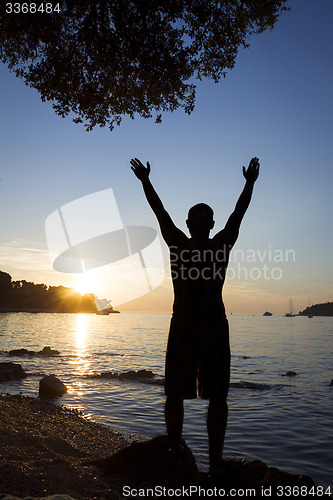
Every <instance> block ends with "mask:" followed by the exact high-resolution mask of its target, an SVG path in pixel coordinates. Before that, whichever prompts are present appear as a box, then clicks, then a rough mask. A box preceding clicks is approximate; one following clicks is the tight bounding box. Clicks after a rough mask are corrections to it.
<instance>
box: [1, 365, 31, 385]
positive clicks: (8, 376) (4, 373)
mask: <svg viewBox="0 0 333 500" xmlns="http://www.w3.org/2000/svg"><path fill="white" fill-rule="evenodd" d="M26 376H27V374H26V373H25V371H24V370H23V368H22V366H21V365H19V364H17V363H0V381H4V380H19V379H21V378H26Z"/></svg>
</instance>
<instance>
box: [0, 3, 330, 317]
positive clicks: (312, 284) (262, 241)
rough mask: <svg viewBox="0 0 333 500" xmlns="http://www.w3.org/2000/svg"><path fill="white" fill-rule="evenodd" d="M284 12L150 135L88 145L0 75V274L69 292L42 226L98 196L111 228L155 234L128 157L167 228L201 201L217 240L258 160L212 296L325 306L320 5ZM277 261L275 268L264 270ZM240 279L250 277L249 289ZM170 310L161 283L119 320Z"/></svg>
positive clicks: (325, 83) (283, 306) (145, 124)
mask: <svg viewBox="0 0 333 500" xmlns="http://www.w3.org/2000/svg"><path fill="white" fill-rule="evenodd" d="M289 5H290V7H291V9H292V10H291V11H290V12H285V13H284V14H283V15H282V16H281V18H280V20H279V21H278V23H277V25H276V27H275V28H274V30H273V31H270V32H266V33H264V34H262V35H257V36H255V37H253V38H252V39H251V40H250V43H251V47H250V49H247V50H241V51H240V53H239V55H238V58H237V63H236V66H235V68H234V69H233V70H232V71H230V72H229V73H228V75H227V77H226V78H225V79H223V81H221V82H220V83H219V84H214V83H212V82H209V81H205V82H202V83H200V82H199V85H198V91H197V104H196V108H195V110H194V112H193V113H192V115H190V116H188V115H185V114H184V113H183V112H182V111H179V112H175V113H172V114H167V115H164V117H163V121H162V124H160V125H157V124H155V123H154V120H144V119H140V118H137V119H136V120H134V121H133V120H128V119H124V120H123V123H122V125H121V126H120V127H117V128H116V129H115V130H114V131H113V132H112V133H110V132H109V131H108V130H107V129H99V128H98V129H95V130H94V131H92V132H90V133H88V132H86V131H85V129H84V127H83V126H81V125H75V124H73V123H72V122H71V119H70V118H66V119H61V118H60V117H58V116H57V115H56V114H55V113H54V111H53V110H52V107H51V105H50V104H49V103H42V102H41V100H40V97H39V95H38V93H37V92H36V91H35V90H33V89H30V88H28V87H26V86H25V85H24V84H23V82H22V81H21V80H19V79H17V78H15V77H14V75H13V74H11V73H9V71H8V70H7V69H6V67H5V66H4V65H1V66H0V85H1V93H0V100H1V104H0V106H1V118H0V133H1V148H0V158H1V170H0V177H1V181H0V197H1V205H2V211H1V213H2V218H1V222H0V227H1V231H0V269H1V270H3V271H6V272H9V273H10V274H11V275H12V277H13V279H26V280H31V281H34V282H36V283H37V282H44V283H46V284H64V285H71V284H72V283H73V276H71V275H68V274H64V273H59V272H56V271H54V270H53V269H52V265H51V261H50V259H49V256H48V248H47V243H46V238H45V228H44V225H45V220H46V218H47V216H48V215H49V214H50V213H51V212H53V211H54V210H56V209H57V208H58V207H60V206H62V205H63V204H65V203H68V202H70V201H72V200H75V199H77V198H79V197H82V196H85V195H87V194H90V193H94V192H97V191H100V190H102V189H106V188H109V187H112V188H113V191H114V194H115V196H116V199H117V202H118V206H119V210H120V213H121V216H122V219H123V222H124V223H125V224H127V225H147V226H152V227H157V224H156V221H155V219H154V215H153V214H152V213H151V211H150V209H149V207H148V205H147V204H146V201H145V199H144V196H143V194H142V190H141V186H140V184H139V182H138V181H137V179H136V178H135V177H134V175H133V173H132V171H131V170H130V168H129V160H130V159H131V158H132V157H134V156H136V157H138V158H141V159H142V160H143V161H147V160H149V161H150V163H151V167H152V173H151V180H152V182H153V184H154V186H155V188H156V190H157V191H158V193H159V194H160V196H161V198H162V200H163V202H164V205H165V207H166V208H167V210H168V211H169V212H170V214H171V216H172V217H173V219H174V221H175V223H176V224H177V225H178V226H179V227H180V228H181V229H183V230H184V231H185V230H186V226H185V220H186V216H187V211H188V209H189V207H190V206H192V205H193V204H195V203H198V202H201V201H202V202H206V203H208V204H210V205H211V206H212V208H213V209H214V212H215V220H216V229H219V228H221V227H223V226H224V224H225V222H226V219H227V217H228V216H229V214H230V213H231V212H232V210H233V208H234V205H235V203H236V201H237V198H238V196H239V194H240V192H241V190H242V188H243V185H244V182H243V177H242V169H241V167H242V165H247V164H248V162H249V160H250V158H251V157H252V156H258V157H259V158H260V162H261V174H260V177H259V180H258V182H257V184H256V186H255V191H254V196H253V200H252V204H251V206H250V208H249V211H248V213H247V214H246V216H245V219H244V221H243V225H242V228H241V233H240V237H239V240H238V242H237V244H236V247H235V249H236V250H239V252H238V255H239V256H240V258H239V260H238V262H237V261H236V262H231V266H232V267H233V274H234V275H235V276H233V277H232V276H231V275H230V279H229V280H228V281H227V283H226V285H225V291H224V299H225V303H226V306H227V310H228V311H229V312H230V311H231V310H232V311H233V312H234V313H237V312H244V313H252V312H253V313H262V312H264V311H265V310H267V309H268V310H271V311H272V312H274V313H284V312H285V311H286V310H287V309H288V304H289V297H292V298H293V301H294V305H295V309H296V310H297V311H298V310H300V309H303V308H304V307H306V306H307V305H308V302H309V299H310V301H311V302H312V303H317V302H322V301H328V300H333V291H332V278H333V272H332V269H333V268H332V263H331V255H332V243H333V236H332V235H333V231H332V229H333V222H332V194H331V191H332V186H333V169H332V158H333V141H332V132H333V118H332V117H333V99H332V88H333V65H332V49H333V32H332V29H331V20H332V18H333V3H332V1H331V0H292V1H290V2H289ZM287 250H293V252H294V254H291V253H289V254H288V255H289V259H287V257H286V253H285V252H286V251H287ZM265 251H266V255H265V254H264V252H265ZM269 251H270V252H271V253H270V255H269ZM258 252H259V253H258ZM254 253H255V255H256V257H255V261H253V255H254ZM250 254H251V255H252V262H245V260H249V255H250ZM277 255H279V256H280V260H281V259H282V260H284V261H285V260H288V262H276V260H275V261H273V262H272V258H269V256H271V257H272V256H273V257H274V256H275V258H277ZM291 255H294V256H295V257H294V258H293V259H291ZM263 256H264V257H263ZM263 265H266V266H267V267H269V268H270V270H272V269H273V268H276V267H277V268H279V269H280V271H281V272H280V271H275V275H274V276H275V278H277V277H278V279H275V278H273V277H272V276H271V274H270V273H269V272H267V269H266V279H265V277H264V271H263ZM253 267H256V268H258V269H259V271H260V273H259V271H255V272H252V275H251V276H252V278H251V276H250V273H251V269H253ZM240 268H243V270H240ZM244 268H246V270H247V271H246V270H244ZM237 273H238V274H239V276H237ZM246 273H247V276H246ZM267 273H268V274H267ZM281 273H282V274H281ZM259 274H260V276H259ZM258 276H259V278H258ZM109 298H111V299H112V297H109ZM171 301H172V291H171V284H170V279H168V278H166V280H165V281H164V282H163V284H162V285H161V286H160V287H159V288H158V289H156V290H154V291H153V292H152V293H151V294H149V295H146V296H144V297H143V298H142V299H140V300H138V301H136V302H135V303H131V304H128V305H127V306H124V307H123V309H125V308H126V307H128V308H133V309H140V308H143V309H156V310H170V307H171Z"/></svg>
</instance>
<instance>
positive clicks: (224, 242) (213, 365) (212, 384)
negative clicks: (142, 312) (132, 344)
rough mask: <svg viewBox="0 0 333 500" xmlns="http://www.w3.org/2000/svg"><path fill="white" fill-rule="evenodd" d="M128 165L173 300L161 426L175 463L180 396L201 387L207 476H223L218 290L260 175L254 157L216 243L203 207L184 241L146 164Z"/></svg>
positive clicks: (225, 377)
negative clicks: (160, 247) (165, 262)
mask: <svg viewBox="0 0 333 500" xmlns="http://www.w3.org/2000/svg"><path fill="white" fill-rule="evenodd" d="M131 165H132V167H131V168H132V170H133V172H134V173H135V175H136V176H137V178H138V179H139V180H140V181H141V182H142V186H143V189H144V192H145V195H146V198H147V201H148V203H149V205H150V206H151V208H152V210H153V212H154V213H155V215H156V217H157V220H158V222H159V225H160V228H161V232H162V236H163V238H164V240H165V242H166V243H167V245H168V247H169V249H170V263H171V276H172V281H173V288H174V295H175V298H174V304H173V315H172V319H171V323H170V331H169V338H168V346H167V354H166V365H165V394H166V402H165V421H166V426H167V431H168V435H169V440H170V453H171V456H172V457H173V460H174V461H175V462H176V463H181V458H182V457H181V455H182V448H181V446H180V440H181V436H182V429H183V417H184V399H193V398H196V397H197V384H198V392H199V396H200V397H201V398H203V399H208V400H209V405H208V412H207V430H208V440H209V459H210V472H211V474H212V475H219V474H220V473H223V471H224V465H223V462H222V451H223V444H224V436H225V431H226V426H227V418H228V406H227V396H228V391H229V381H230V347H229V326H228V321H227V318H226V315H225V308H224V304H223V300H222V287H223V283H224V280H225V275H226V270H227V266H228V261H229V253H230V250H231V248H232V247H233V245H234V244H235V242H236V240H237V238H238V232H239V227H240V224H241V221H242V219H243V217H244V214H245V212H246V210H247V208H248V206H249V203H250V201H251V197H252V191H253V186H254V183H255V181H256V180H257V178H258V175H259V160H258V158H252V160H251V161H250V164H249V167H248V168H247V169H245V167H243V175H244V177H245V179H246V184H245V187H244V189H243V191H242V193H241V195H240V197H239V199H238V201H237V204H236V207H235V210H234V211H233V213H232V214H231V215H230V217H229V219H228V221H227V223H226V225H225V227H224V229H222V231H220V232H218V233H217V234H216V235H215V236H214V237H213V238H209V233H210V231H211V229H213V227H214V223H215V222H214V220H213V216H214V213H213V210H212V209H211V208H210V207H209V206H208V205H206V204H205V203H199V204H198V205H195V206H193V207H192V208H191V209H190V210H189V212H188V219H187V221H186V224H187V227H188V229H189V232H190V235H191V237H190V238H189V237H188V236H186V235H185V234H184V233H183V231H181V230H180V229H178V228H177V227H176V226H175V224H174V223H173V221H172V219H171V217H170V215H169V214H168V212H167V211H166V210H165V208H164V206H163V204H162V202H161V200H160V198H159V196H158V195H157V193H156V191H155V189H154V188H153V186H152V184H151V182H150V180H149V174H150V165H149V162H147V167H145V166H144V165H143V164H142V163H141V162H140V160H138V159H137V158H135V159H133V160H131Z"/></svg>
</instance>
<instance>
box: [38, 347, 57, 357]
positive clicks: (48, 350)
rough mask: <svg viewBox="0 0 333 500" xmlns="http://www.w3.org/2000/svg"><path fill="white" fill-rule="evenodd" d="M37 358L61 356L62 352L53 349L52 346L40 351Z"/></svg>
mask: <svg viewBox="0 0 333 500" xmlns="http://www.w3.org/2000/svg"><path fill="white" fill-rule="evenodd" d="M36 354H37V356H59V354H60V352H59V351H56V350H55V349H51V347H50V346H46V347H43V350H42V351H38V352H37V353H36Z"/></svg>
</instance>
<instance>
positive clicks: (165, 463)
mask: <svg viewBox="0 0 333 500" xmlns="http://www.w3.org/2000/svg"><path fill="white" fill-rule="evenodd" d="M182 445H183V446H184V449H185V453H184V467H183V468H182V470H181V471H180V475H179V471H178V470H172V469H171V468H170V463H169V462H170V457H169V439H168V436H158V437H155V438H153V439H150V440H148V441H144V442H139V443H138V442H136V443H132V444H131V445H129V446H128V447H127V448H125V449H123V450H121V451H119V452H118V453H115V454H114V455H112V456H111V457H108V458H104V459H102V460H94V461H89V462H86V463H85V464H84V465H96V466H97V467H99V468H101V469H103V470H104V472H106V473H107V475H110V476H112V475H118V474H120V475H121V476H126V477H128V478H130V482H129V483H126V482H124V483H123V484H131V485H135V484H147V485H152V484H154V485H155V484H158V485H165V484H178V482H179V480H180V479H184V478H185V479H188V480H190V479H192V480H194V479H195V478H196V477H197V475H198V474H200V473H199V472H198V468H197V465H196V462H195V458H194V456H193V454H192V452H191V450H190V448H189V447H188V446H187V445H186V443H185V441H184V440H182ZM171 472H172V474H171Z"/></svg>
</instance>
